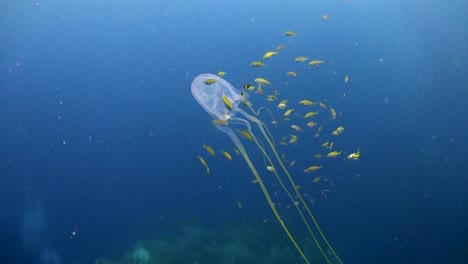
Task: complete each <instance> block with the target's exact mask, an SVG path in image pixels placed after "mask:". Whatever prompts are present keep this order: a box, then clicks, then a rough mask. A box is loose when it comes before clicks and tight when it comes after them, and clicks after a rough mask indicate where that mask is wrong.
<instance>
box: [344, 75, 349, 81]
mask: <svg viewBox="0 0 468 264" xmlns="http://www.w3.org/2000/svg"><path fill="white" fill-rule="evenodd" d="M344 82H345V83H348V82H349V76H348V75H346V76H345V77H344Z"/></svg>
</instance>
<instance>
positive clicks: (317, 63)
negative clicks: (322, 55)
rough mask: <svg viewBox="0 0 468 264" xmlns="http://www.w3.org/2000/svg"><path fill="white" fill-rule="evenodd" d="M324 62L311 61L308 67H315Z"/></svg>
mask: <svg viewBox="0 0 468 264" xmlns="http://www.w3.org/2000/svg"><path fill="white" fill-rule="evenodd" d="M323 62H324V61H323V60H312V61H310V62H309V66H317V65H320V64H322V63H323Z"/></svg>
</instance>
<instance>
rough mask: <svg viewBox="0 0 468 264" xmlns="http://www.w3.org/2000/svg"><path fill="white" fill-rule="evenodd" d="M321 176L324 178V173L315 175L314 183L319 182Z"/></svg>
mask: <svg viewBox="0 0 468 264" xmlns="http://www.w3.org/2000/svg"><path fill="white" fill-rule="evenodd" d="M321 178H322V175H320V176H317V177H315V178H314V180H313V181H312V183H317V182H319V181H320V179H321Z"/></svg>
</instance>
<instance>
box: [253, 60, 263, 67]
mask: <svg viewBox="0 0 468 264" xmlns="http://www.w3.org/2000/svg"><path fill="white" fill-rule="evenodd" d="M250 66H252V67H254V68H258V67H264V66H265V63H263V62H261V61H253V62H252V63H250Z"/></svg>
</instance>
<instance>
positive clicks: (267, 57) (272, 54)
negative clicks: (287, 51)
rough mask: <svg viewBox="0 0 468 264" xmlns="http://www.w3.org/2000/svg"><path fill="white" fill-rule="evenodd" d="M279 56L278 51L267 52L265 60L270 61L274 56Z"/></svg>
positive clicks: (264, 56)
mask: <svg viewBox="0 0 468 264" xmlns="http://www.w3.org/2000/svg"><path fill="white" fill-rule="evenodd" d="M277 54H278V52H276V51H267V52H266V53H265V55H263V60H268V59H269V58H271V57H272V56H274V55H277Z"/></svg>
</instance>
